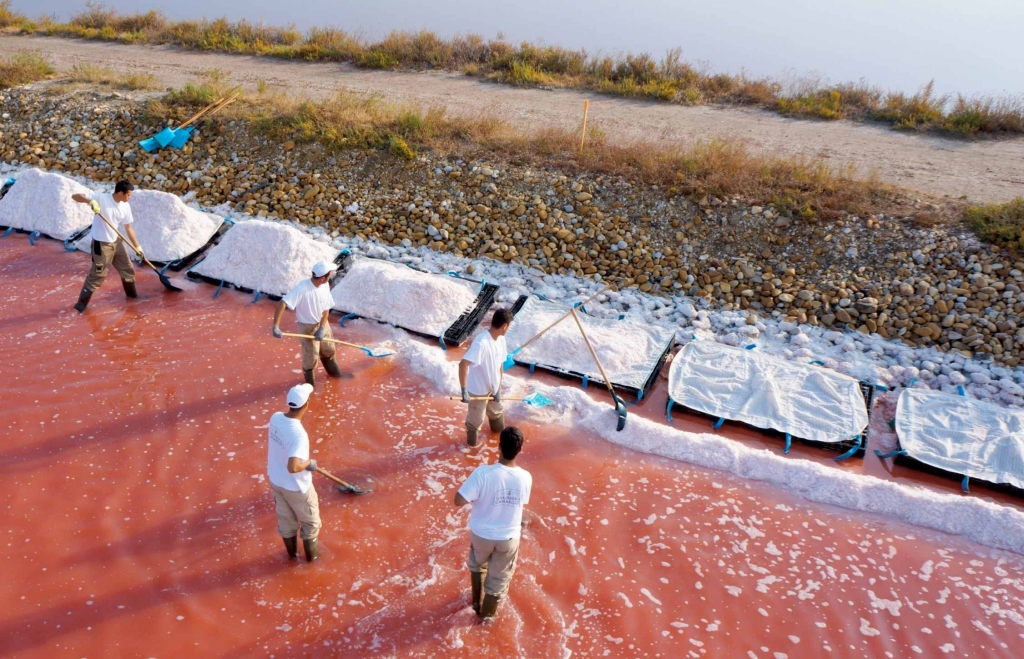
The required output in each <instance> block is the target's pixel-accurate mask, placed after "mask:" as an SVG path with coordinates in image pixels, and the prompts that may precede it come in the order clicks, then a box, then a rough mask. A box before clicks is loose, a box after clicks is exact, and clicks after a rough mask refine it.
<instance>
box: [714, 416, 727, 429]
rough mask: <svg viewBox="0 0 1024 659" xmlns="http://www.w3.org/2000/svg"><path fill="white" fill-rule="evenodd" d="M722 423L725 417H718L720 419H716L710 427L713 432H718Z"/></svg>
mask: <svg viewBox="0 0 1024 659" xmlns="http://www.w3.org/2000/svg"><path fill="white" fill-rule="evenodd" d="M723 423H725V417H724V416H720V417H718V421H715V425H713V426H711V427H712V428H714V429H715V430H718V429H719V428H721V427H722V424H723Z"/></svg>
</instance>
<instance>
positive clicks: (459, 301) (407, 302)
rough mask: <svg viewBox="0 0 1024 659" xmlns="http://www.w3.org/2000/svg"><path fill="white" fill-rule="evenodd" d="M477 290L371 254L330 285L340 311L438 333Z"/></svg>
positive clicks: (469, 306) (472, 299)
mask: <svg viewBox="0 0 1024 659" xmlns="http://www.w3.org/2000/svg"><path fill="white" fill-rule="evenodd" d="M229 233H230V232H229ZM479 293H480V284H478V283H476V282H472V281H466V280H465V279H459V278H457V277H450V276H448V275H433V274H429V273H426V272H420V271H419V270H413V269H412V268H410V267H409V266H406V265H403V264H401V263H392V262H390V261H383V260H381V259H371V258H357V259H356V260H355V262H354V263H353V264H352V265H351V266H350V267H349V269H348V272H346V273H345V276H344V277H342V278H341V281H339V282H338V283H337V284H335V285H334V289H333V290H332V291H331V294H332V295H333V296H334V308H335V309H336V310H338V311H343V312H345V313H353V314H355V315H357V316H362V317H363V318H372V319H373V320H379V321H381V322H385V323H390V324H392V325H396V326H398V327H402V328H405V329H407V330H410V331H412V332H419V333H421V334H427V335H430V336H438V337H440V336H444V333H445V332H446V331H447V330H448V328H449V327H451V325H452V323H454V322H455V321H456V320H458V319H459V317H460V316H461V315H462V314H464V313H465V312H467V311H469V310H470V309H472V308H473V305H474V303H475V302H476V298H477V296H478V295H479Z"/></svg>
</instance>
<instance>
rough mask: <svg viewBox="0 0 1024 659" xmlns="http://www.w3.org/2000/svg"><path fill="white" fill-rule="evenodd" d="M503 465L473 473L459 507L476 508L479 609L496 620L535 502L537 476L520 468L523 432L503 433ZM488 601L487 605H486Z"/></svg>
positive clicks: (472, 570)
mask: <svg viewBox="0 0 1024 659" xmlns="http://www.w3.org/2000/svg"><path fill="white" fill-rule="evenodd" d="M498 443H499V445H500V448H501V456H500V457H499V458H498V462H496V463H494V464H489V465H481V466H479V467H477V468H476V469H474V470H473V473H471V474H470V475H469V478H468V479H466V482H465V483H463V484H462V487H460V488H459V491H458V492H456V493H455V505H456V506H458V507H460V508H461V507H462V506H465V505H466V504H467V503H469V504H472V505H473V509H472V510H471V511H470V513H469V560H467V561H466V567H468V568H469V576H470V579H471V581H472V586H473V610H474V611H476V613H477V615H479V616H480V617H481V618H490V617H491V616H493V615H494V613H495V612H496V611H497V610H498V603H499V602H500V601H501V598H503V597H504V596H505V595H506V594H507V593H508V586H509V584H510V583H511V582H512V575H513V574H515V571H516V559H517V558H518V556H519V535H520V530H521V528H522V526H523V506H525V505H526V504H528V503H530V489H531V488H532V487H533V477H532V476H530V472H528V471H526V470H525V469H523V468H522V467H517V466H516V456H518V455H519V452H520V451H522V450H523V433H522V431H520V430H519V428H516V427H514V426H510V427H508V428H505V429H504V430H502V431H501V438H500V439H499V440H498ZM481 597H483V600H481Z"/></svg>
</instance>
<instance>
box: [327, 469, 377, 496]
mask: <svg viewBox="0 0 1024 659" xmlns="http://www.w3.org/2000/svg"><path fill="white" fill-rule="evenodd" d="M316 473H318V474H323V475H324V476H326V477H327V478H329V479H331V480H332V481H334V482H335V483H337V484H338V491H339V492H345V493H347V494H369V493H370V492H372V490H367V489H364V488H362V487H359V486H358V485H353V484H352V483H346V482H345V481H343V480H341V479H340V478H338V477H337V476H335V475H334V474H332V473H331V472H329V471H327V470H326V469H321V468H320V467H317V469H316Z"/></svg>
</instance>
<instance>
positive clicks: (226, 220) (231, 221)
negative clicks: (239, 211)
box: [224, 217, 235, 226]
mask: <svg viewBox="0 0 1024 659" xmlns="http://www.w3.org/2000/svg"><path fill="white" fill-rule="evenodd" d="M224 221H225V222H227V223H228V224H230V225H231V226H234V225H235V221H234V220H232V219H231V218H230V217H225V218H224Z"/></svg>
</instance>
